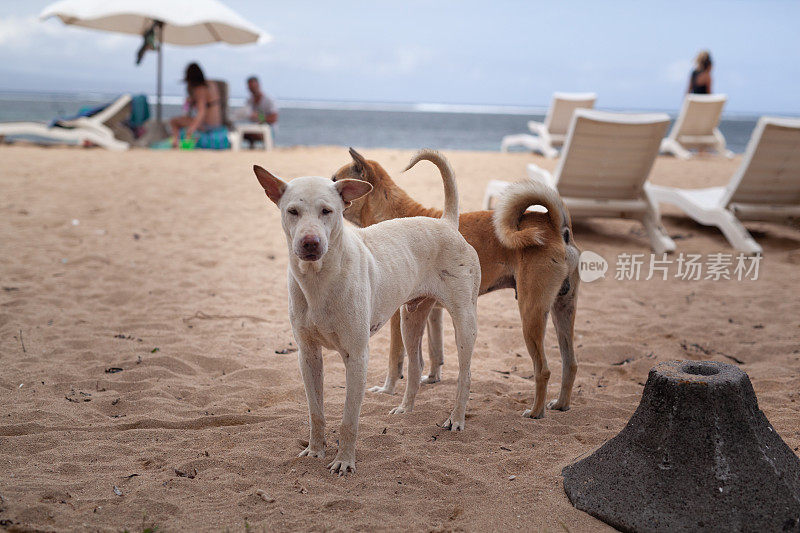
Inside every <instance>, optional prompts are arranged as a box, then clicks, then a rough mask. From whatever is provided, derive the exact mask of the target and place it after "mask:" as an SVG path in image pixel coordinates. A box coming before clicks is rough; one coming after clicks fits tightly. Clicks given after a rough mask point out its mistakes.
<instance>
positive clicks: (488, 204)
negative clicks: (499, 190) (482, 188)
mask: <svg viewBox="0 0 800 533" xmlns="http://www.w3.org/2000/svg"><path fill="white" fill-rule="evenodd" d="M493 199H494V193H493V192H492V191H491V190H489V189H486V193H485V194H484V195H483V209H484V211H489V210H490V209H491V208H492V200H493Z"/></svg>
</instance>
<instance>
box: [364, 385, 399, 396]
mask: <svg viewBox="0 0 800 533" xmlns="http://www.w3.org/2000/svg"><path fill="white" fill-rule="evenodd" d="M393 389H394V387H392V388H389V387H386V386H385V385H384V386H381V385H376V386H374V387H370V388H369V391H370V392H379V393H381V394H389V395H392V394H394V390H393Z"/></svg>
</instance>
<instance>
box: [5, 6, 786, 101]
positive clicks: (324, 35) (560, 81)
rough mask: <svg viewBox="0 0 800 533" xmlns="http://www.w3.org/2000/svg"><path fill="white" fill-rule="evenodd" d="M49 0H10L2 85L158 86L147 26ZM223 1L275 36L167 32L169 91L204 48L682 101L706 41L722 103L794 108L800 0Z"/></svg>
mask: <svg viewBox="0 0 800 533" xmlns="http://www.w3.org/2000/svg"><path fill="white" fill-rule="evenodd" d="M165 1H168V0H165ZM49 3H50V2H48V1H39V0H27V1H24V2H22V1H16V0H0V57H2V61H0V90H15V91H17V90H36V91H49V90H50V91H51V90H60V91H98V92H111V93H114V92H122V91H125V92H150V93H152V92H154V91H155V66H156V61H155V55H154V54H152V53H151V54H149V55H148V56H147V57H146V58H145V60H144V62H143V64H142V65H141V66H139V67H136V66H134V53H135V50H136V49H137V48H138V45H139V42H140V39H139V38H137V37H131V36H121V35H115V34H110V33H103V32H97V31H93V30H87V29H80V28H70V27H66V26H64V25H63V24H62V23H61V22H60V21H58V20H49V21H46V22H39V21H38V20H37V15H38V13H39V12H40V11H41V10H42V9H43V8H44V7H45V6H46V5H48V4H49ZM225 3H226V4H227V5H228V6H229V7H231V8H233V9H234V10H236V11H238V12H239V13H240V14H242V15H243V16H245V17H246V18H248V19H249V20H250V21H252V22H253V23H254V24H256V25H257V26H259V27H261V28H263V29H264V30H266V31H267V32H268V33H270V34H271V35H272V36H273V37H274V41H273V42H272V43H270V44H266V45H250V46H240V47H232V46H228V45H221V44H216V45H208V46H203V47H194V48H184V47H178V46H167V47H166V48H165V56H164V57H165V63H164V67H165V68H164V70H165V93H166V94H176V95H177V94H181V93H182V91H183V87H182V85H181V84H180V83H179V80H180V79H181V77H182V73H183V68H184V66H185V64H186V63H187V62H189V61H191V60H197V61H199V62H200V63H201V65H202V66H203V68H204V69H205V71H206V73H207V75H208V76H210V77H212V78H224V79H227V80H228V81H229V82H230V84H231V92H232V94H233V95H242V94H244V78H245V77H246V76H247V75H249V74H258V75H259V76H260V77H261V78H262V79H263V84H264V85H265V88H266V89H267V91H268V92H269V93H271V94H272V95H274V96H276V97H278V98H284V99H324V100H354V101H371V102H374V101H378V102H437V103H453V104H500V105H525V106H536V105H546V104H547V103H548V102H549V100H550V95H551V93H552V92H553V91H594V92H597V93H598V94H599V100H598V106H599V107H606V108H621V109H668V110H669V109H672V110H674V109H676V108H677V107H678V106H679V104H680V101H681V98H682V95H683V92H684V91H685V88H686V84H687V79H688V76H689V72H690V70H691V64H692V60H693V58H694V56H695V54H696V53H697V51H698V50H700V49H701V48H708V49H710V50H711V53H712V56H713V59H714V89H715V91H716V92H724V93H727V94H728V95H729V104H728V108H727V110H728V111H733V112H750V111H752V112H758V113H775V114H778V113H785V114H800V97H798V95H799V94H800V90H798V85H799V84H800V30H798V27H799V26H800V2H797V1H788V0H787V1H770V0H758V1H745V0H741V1H724V2H722V1H698V0H695V1H688V2H684V1H669V2H647V1H642V2H639V1H635V2H605V1H581V2H562V1H549V2H534V1H518V2H517V1H499V0H493V1H486V0H484V1H475V2H472V1H456V0H438V1H434V0H430V1H426V2H423V1H414V0H403V1H400V0H397V1H393V2H383V1H380V0H373V1H371V2H367V1H363V2H359V1H351V0H336V1H333V2H330V1H325V2H322V1H319V2H307V1H298V0H295V1H270V2H255V1H254V2H248V1H244V0H226V1H225Z"/></svg>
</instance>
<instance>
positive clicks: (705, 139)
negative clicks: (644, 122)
mask: <svg viewBox="0 0 800 533" xmlns="http://www.w3.org/2000/svg"><path fill="white" fill-rule="evenodd" d="M727 100H728V97H727V96H726V95H724V94H687V95H686V98H684V99H683V106H681V112H680V114H679V115H678V118H677V120H675V124H674V125H673V126H672V129H671V130H670V132H669V135H668V136H667V138H666V139H664V140H663V141H662V142H661V152H662V153H666V154H673V155H674V156H676V157H679V158H680V159H689V158H691V157H692V153H691V152H690V151H689V148H708V147H711V148H714V149H716V151H717V152H718V153H720V154H722V155H724V156H725V157H727V158H731V157H733V152H731V151H730V150H728V149H727V148H726V145H725V137H723V136H722V133H721V132H720V131H719V128H718V127H717V126H719V119H720V117H721V116H722V108H723V107H725V102H726V101H727Z"/></svg>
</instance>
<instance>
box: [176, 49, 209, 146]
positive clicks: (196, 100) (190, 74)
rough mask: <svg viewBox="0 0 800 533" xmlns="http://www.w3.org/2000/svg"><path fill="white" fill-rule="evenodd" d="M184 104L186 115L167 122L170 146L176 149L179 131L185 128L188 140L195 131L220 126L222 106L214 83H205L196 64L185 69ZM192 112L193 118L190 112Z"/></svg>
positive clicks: (201, 71)
mask: <svg viewBox="0 0 800 533" xmlns="http://www.w3.org/2000/svg"><path fill="white" fill-rule="evenodd" d="M183 81H184V82H186V92H187V98H186V104H187V107H188V109H187V114H186V115H183V116H180V117H173V118H172V119H170V121H169V125H170V128H171V129H172V146H174V147H177V146H178V143H179V141H180V131H181V129H183V128H186V130H185V132H184V135H185V137H186V138H187V139H190V138H191V137H192V135H193V134H194V133H195V132H196V131H205V130H211V129H214V128H218V127H220V126H222V106H221V101H220V96H219V90H218V89H217V86H216V84H215V83H211V82H207V81H206V77H205V75H204V74H203V70H202V69H201V68H200V65H198V64H197V63H190V64H189V65H188V66H187V67H186V75H185V76H184V80H183ZM192 111H194V116H192V115H191V112H192Z"/></svg>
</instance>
